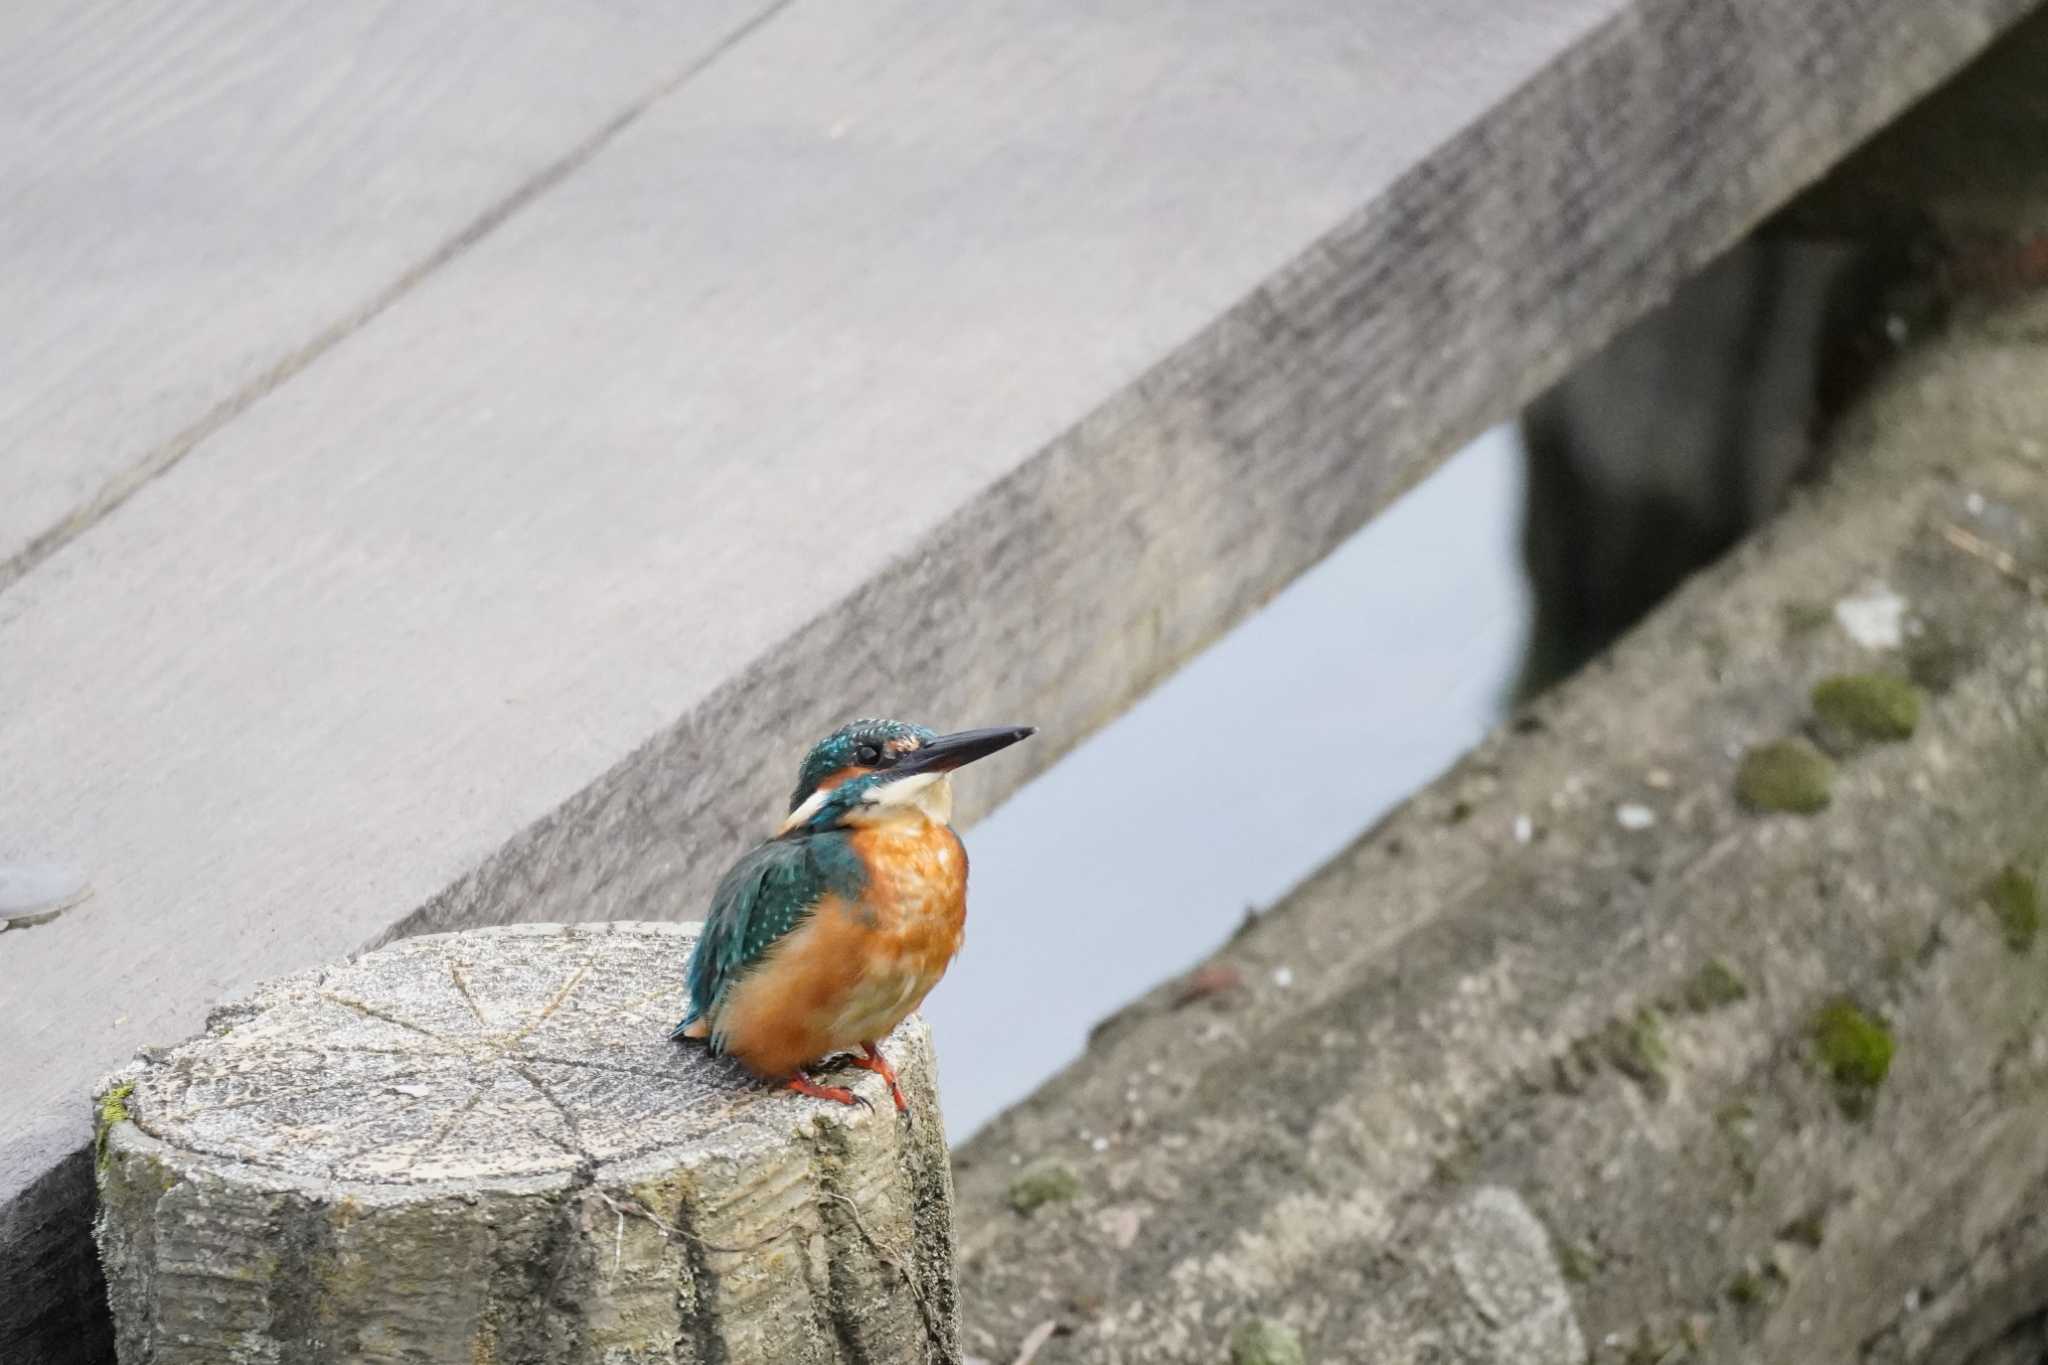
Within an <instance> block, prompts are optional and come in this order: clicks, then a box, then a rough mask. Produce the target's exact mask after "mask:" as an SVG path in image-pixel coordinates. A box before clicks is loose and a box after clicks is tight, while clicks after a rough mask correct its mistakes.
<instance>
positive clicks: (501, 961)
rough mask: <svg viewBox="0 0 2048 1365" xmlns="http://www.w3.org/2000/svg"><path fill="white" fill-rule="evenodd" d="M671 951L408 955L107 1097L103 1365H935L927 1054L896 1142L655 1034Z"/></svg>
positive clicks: (937, 1240)
mask: <svg viewBox="0 0 2048 1365" xmlns="http://www.w3.org/2000/svg"><path fill="white" fill-rule="evenodd" d="M694 937H695V935H694V933H693V932H692V931H690V930H686V929H678V928H676V927H674V926H669V925H644V924H619V925H611V926H604V927H596V928H576V927H569V926H528V927H520V928H510V929H493V930H481V931H477V932H473V933H467V934H452V935H437V936H430V937H424V938H417V939H412V940H409V941H407V942H406V943H403V944H400V945H397V946H395V947H391V948H386V949H383V950H381V951H379V952H375V953H371V954H369V955H367V956H365V957H362V958H359V959H357V960H354V961H351V962H349V963H346V964H343V965H340V966H336V967H331V968H327V969H324V970H320V971H316V972H309V973H306V974H303V975H300V976H296V977H292V978H289V979H287V980H284V981H281V982H277V983H274V984H271V985H268V986H265V987H263V988H261V989H260V990H258V991H256V992H255V993H254V994H253V995H251V996H250V997H249V998H248V999H246V1000H244V1001H241V1002H238V1003H235V1004H231V1005H227V1006H224V1007H222V1008H221V1009H219V1010H216V1011H215V1012H214V1015H213V1017H212V1019H211V1020H210V1021H209V1024H208V1027H207V1031H206V1033H205V1034H204V1035H203V1036H201V1037H199V1038H196V1039H194V1040H192V1041H190V1042H187V1043H183V1044H180V1045H178V1046H176V1047H171V1048H164V1049H152V1050H148V1051H146V1052H145V1054H144V1057H143V1059H142V1060H141V1061H140V1062H139V1063H138V1065H136V1066H135V1067H133V1068H131V1069H130V1070H128V1071H127V1072H124V1073H122V1074H120V1075H118V1076H115V1077H113V1078H110V1079H109V1080H108V1081H106V1082H105V1083H103V1084H102V1086H101V1088H100V1091H99V1094H98V1096H97V1098H96V1103H97V1105H98V1111H99V1115H100V1126H99V1133H98V1138H97V1153H98V1155H97V1162H98V1168H99V1186H100V1196H101V1204H102V1207H101V1213H100V1218H99V1241H100V1249H101V1254H102V1256H103V1258H104V1261H105V1265H106V1269H107V1278H108V1287H109V1294H110V1298H111V1300H112V1303H113V1307H114V1323H115V1329H116V1334H117V1335H116V1341H117V1344H118V1348H119V1352H120V1358H121V1359H122V1360H123V1361H132V1362H142V1361H151V1362H156V1363H157V1365H175V1363H177V1362H190V1365H221V1363H223V1362H233V1361H272V1360H292V1361H316V1360H352V1359H361V1358H376V1359H408V1360H410V1359H419V1360H437V1361H438V1360H448V1361H453V1360H472V1359H474V1360H522V1361H549V1362H562V1363H563V1365H570V1363H571V1362H591V1363H592V1365H595V1363H596V1362H600V1361H602V1362H607V1365H627V1363H629V1362H641V1361H644V1362H649V1365H652V1362H656V1361H660V1362H673V1361H707V1362H709V1361H732V1362H735V1363H736V1365H737V1363H738V1362H759V1363H760V1365H779V1363H780V1362H785V1361H794V1360H805V1361H833V1360H926V1359H930V1360H940V1361H943V1360H949V1359H953V1358H954V1357H955V1356H956V1354H957V1352H956V1350H955V1347H954V1332H955V1324H954V1319H953V1313H954V1308H953V1303H954V1299H953V1291H952V1225H951V1218H950V1209H949V1201H950V1195H951V1185H950V1181H949V1179H948V1173H947V1164H946V1162H947V1159H946V1149H945V1140H944V1129H943V1126H942V1125H941V1122H940V1118H939V1112H938V1096H937V1093H936V1091H935V1090H934V1088H933V1084H932V1074H933V1068H932V1060H931V1047H930V1041H929V1039H928V1037H927V1035H926V1033H925V1031H924V1027H923V1024H922V1022H921V1021H919V1020H916V1019H914V1018H913V1019H912V1020H911V1021H910V1022H908V1023H906V1024H905V1025H904V1026H903V1027H902V1028H901V1029H900V1030H898V1032H897V1033H896V1034H895V1035H893V1036H892V1037H891V1038H890V1039H889V1040H888V1041H887V1043H886V1044H885V1047H886V1049H887V1051H888V1052H889V1053H890V1055H891V1058H892V1060H894V1061H895V1062H896V1064H897V1065H898V1067H899V1068H900V1074H901V1076H902V1079H903V1083H904V1085H905V1087H906V1090H907V1092H908V1093H909V1095H910V1096H911V1097H912V1101H911V1102H912V1115H911V1117H910V1118H909V1119H908V1120H899V1118H898V1116H897V1113H896V1110H895V1107H894V1105H893V1104H892V1103H891V1102H890V1098H889V1095H888V1092H887V1089H886V1087H885V1086H884V1085H883V1083H882V1082H881V1080H880V1079H879V1078H878V1077H875V1076H873V1075H872V1074H870V1073H868V1072H866V1071H859V1070H856V1069H852V1068H848V1069H847V1070H848V1074H847V1075H845V1076H843V1077H837V1078H835V1079H837V1080H838V1081H840V1082H841V1083H849V1084H853V1085H854V1086H855V1087H856V1093H859V1094H861V1095H863V1096H864V1097H865V1098H867V1099H868V1100H869V1101H870V1102H871V1103H872V1104H873V1106H874V1107H873V1108H872V1109H843V1108H841V1107H840V1106H837V1105H834V1104H831V1103H829V1102H821V1101H816V1100H808V1099H802V1098H799V1097H797V1096H794V1095H790V1094H786V1093H783V1092H779V1091H777V1090H774V1089H771V1088H769V1087H766V1086H763V1085H761V1084H760V1083H758V1082H755V1081H753V1080H751V1079H750V1078H748V1077H747V1076H746V1075H745V1074H744V1073H743V1072H742V1071H741V1070H740V1069H739V1068H738V1067H737V1066H736V1065H733V1064H728V1063H720V1062H714V1061H713V1060H712V1059H711V1058H710V1056H709V1054H708V1052H707V1051H706V1050H705V1049H704V1048H703V1047H702V1046H701V1045H698V1044H694V1043H691V1044H679V1043H675V1042H672V1041H670V1039H669V1038H668V1036H667V1033H668V1026H669V1024H670V1023H672V1022H673V1020H672V1018H671V1016H672V1015H673V1014H674V1013H675V1011H676V1008H677V1003H678V999H679V996H680V993H681V985H680V983H681V981H682V971H683V963H684V960H685V958H686V957H687V955H688V951H689V947H690V944H691V942H692V940H693V939H694Z"/></svg>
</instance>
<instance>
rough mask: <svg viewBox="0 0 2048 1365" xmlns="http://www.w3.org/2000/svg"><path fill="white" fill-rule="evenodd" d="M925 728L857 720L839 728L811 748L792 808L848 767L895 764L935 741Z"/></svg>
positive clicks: (798, 777) (799, 773) (791, 799)
mask: <svg viewBox="0 0 2048 1365" xmlns="http://www.w3.org/2000/svg"><path fill="white" fill-rule="evenodd" d="M936 738H937V736H936V735H934V734H933V733H932V732H931V731H930V730H927V729H926V728H925V727H924V726H922V725H912V724H910V723H909V722H907V721H901V720H856V721H849V722H847V723H846V724H845V725H842V726H840V727H839V728H838V729H837V730H834V731H833V732H832V733H831V734H829V735H827V736H825V737H824V738H823V739H821V740H819V741H818V742H817V743H816V744H813V745H812V746H811V751H810V752H809V753H807V754H805V755H804V762H803V766H802V767H801V768H799V769H798V770H797V775H796V790H795V791H792V792H791V793H790V794H789V808H790V809H791V810H795V809H796V808H797V807H798V806H801V805H802V804H803V803H804V802H805V801H806V800H808V799H809V798H810V795H811V793H812V792H814V791H816V790H817V789H818V784H819V783H821V782H823V781H824V780H825V779H826V778H828V777H834V776H836V775H838V774H840V773H843V772H846V771H847V770H848V769H849V768H851V769H855V770H866V769H871V768H883V767H886V766H888V765H891V764H893V763H895V761H896V760H897V759H898V758H900V757H902V755H904V754H905V753H908V752H909V751H911V750H913V749H920V748H923V747H924V746H925V745H927V744H929V743H931V742H932V740H934V739H936Z"/></svg>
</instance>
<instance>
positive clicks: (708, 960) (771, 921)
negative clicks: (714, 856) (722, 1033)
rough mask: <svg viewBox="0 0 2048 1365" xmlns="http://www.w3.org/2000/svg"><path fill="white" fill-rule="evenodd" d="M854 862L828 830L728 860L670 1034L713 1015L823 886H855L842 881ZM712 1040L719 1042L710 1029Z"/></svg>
mask: <svg viewBox="0 0 2048 1365" xmlns="http://www.w3.org/2000/svg"><path fill="white" fill-rule="evenodd" d="M853 862H854V860H853V858H852V850H851V847H850V846H847V841H846V839H845V837H844V836H841V835H830V834H827V835H813V836H809V837H803V838H794V839H775V840H771V841H770V842H768V843H765V844H762V845H761V846H760V847H759V848H757V849H755V850H753V851H752V852H751V853H748V854H747V855H746V856H745V857H743V858H741V859H740V860H739V861H738V862H737V863H734V864H733V866H732V870H731V871H730V872H727V873H726V874H725V878H724V880H722V881H720V882H719V884H718V889H717V891H715V892H713V893H712V896H711V913H710V915H708V916H707V917H706V918H705V920H704V929H703V932H702V933H701V934H699V935H698V938H697V946H696V948H695V949H693V950H692V951H691V953H690V965H689V967H688V968H687V969H686V970H685V972H684V979H685V981H686V982H687V983H688V985H689V991H690V1001H689V1009H688V1011H687V1012H686V1013H685V1014H684V1016H683V1021H682V1022H681V1023H680V1024H677V1025H676V1026H675V1030H674V1033H675V1034H680V1033H682V1031H683V1030H684V1029H686V1028H688V1027H690V1025H692V1024H694V1023H696V1022H697V1021H698V1020H699V1019H702V1018H704V1017H705V1016H706V1015H715V1013H716V1010H717V1006H718V1001H719V997H721V996H722V995H724V993H725V992H726V990H727V989H728V988H729V987H730V986H731V985H732V983H733V982H734V981H737V980H738V979H739V978H740V977H741V976H743V975H745V973H746V971H747V969H748V968H749V967H751V966H753V965H754V963H756V962H758V961H760V959H761V957H762V955H763V954H765V953H766V952H767V951H768V950H769V949H770V948H772V947H774V946H775V944H776V943H778V942H779V941H781V939H782V937H783V936H784V935H785V934H787V933H789V932H790V931H791V930H792V929H794V928H796V927H797V926H798V925H799V924H801V923H803V922H804V919H805V918H806V917H807V916H809V914H810V913H811V910H812V909H813V907H815V906H816V905H817V903H818V901H819V900H820V899H822V898H823V897H824V895H825V894H826V893H827V892H828V891H842V892H844V891H847V890H850V889H854V888H852V887H850V886H849V885H847V883H848V882H849V876H848V874H849V872H851V871H853V870H854V869H853V867H852V866H851V864H852V863H853ZM671 1036H674V1035H671ZM712 1045H713V1047H714V1048H715V1047H716V1046H717V1045H718V1039H717V1037H716V1035H715V1033H714V1036H713V1038H712Z"/></svg>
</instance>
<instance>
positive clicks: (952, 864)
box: [719, 821, 967, 1077]
mask: <svg viewBox="0 0 2048 1365" xmlns="http://www.w3.org/2000/svg"><path fill="white" fill-rule="evenodd" d="M853 842H854V849H855V851H856V852H857V853H858V854H859V856H860V858H861V861H862V863H863V864H864V865H865V866H866V868H867V870H868V884H867V888H866V890H865V891H864V893H863V894H862V895H861V896H860V898H859V899H858V900H851V901H849V900H846V899H842V898H840V897H837V896H827V897H826V898H825V899H824V900H822V901H820V902H819V904H818V906H817V907H816V909H814V910H813V911H812V912H811V914H810V916H809V917H808V918H807V919H806V920H805V921H804V923H803V924H801V925H800V926H798V927H797V928H796V929H794V930H792V931H791V932H790V934H789V935H788V937H786V938H784V939H783V941H782V942H781V943H779V944H777V945H776V946H775V947H774V948H773V949H771V950H770V951H769V954H768V956H767V957H766V958H765V959H764V960H763V961H762V962H761V963H760V965H759V966H758V967H756V968H755V969H754V970H753V971H750V972H748V973H747V975H746V976H745V977H744V978H743V979H742V980H740V981H738V982H735V983H734V985H733V987H732V992H731V995H730V997H729V999H728V1000H727V1002H726V1007H725V1009H724V1011H723V1012H722V1017H721V1019H720V1021H719V1022H720V1025H721V1027H722V1028H723V1029H724V1031H725V1034H726V1039H727V1042H726V1047H727V1050H728V1051H730V1052H731V1053H733V1054H734V1055H735V1056H737V1057H738V1058H739V1059H740V1060H741V1061H742V1062H744V1063H746V1065H747V1066H748V1067H749V1068H750V1069H751V1070H753V1071H755V1072H758V1073H759V1074H761V1075H764V1076H771V1077H781V1076H788V1075H791V1074H792V1073H794V1072H795V1071H796V1070H797V1069H798V1068H800V1067H803V1066H807V1065H809V1064H811V1063H813V1062H816V1061H819V1060H821V1059H822V1058H824V1057H826V1056H828V1055H830V1054H831V1053H834V1052H840V1051H849V1050H852V1049H854V1048H857V1047H859V1046H860V1045H861V1044H862V1043H870V1042H879V1041H881V1039H882V1038H883V1037H884V1036H886V1035H887V1034H888V1032H889V1031H890V1030H891V1029H893V1028H895V1027H896V1025H898V1024H900V1023H902V1022H903V1020H904V1018H905V1017H907V1016H908V1015H909V1014H910V1013H911V1011H913V1010H915V1009H916V1008H917V1007H918V1005H919V1004H921V1003H922V1002H923V1000H924V998H925V996H926V995H927V994H929V993H930V991H931V989H932V987H933V986H936V985H937V984H938V983H939V978H940V977H941V976H943V975H945V971H946V968H947V966H948V965H949V964H950V963H951V962H952V960H953V955H954V954H955V953H957V952H959V951H960V943H961V940H962V937H963V933H964V930H965V928H966V922H967V854H966V851H965V850H964V849H963V848H962V847H961V846H960V840H959V838H958V837H957V836H956V835H954V833H953V831H952V830H950V829H948V828H947V827H946V826H944V825H942V824H936V823H930V822H925V821H917V822H909V821H905V822H901V823H900V824H898V823H894V822H892V823H891V824H888V825H883V826H877V827H874V828H870V829H865V830H862V831H860V832H859V833H858V834H856V835H854V837H853Z"/></svg>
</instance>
